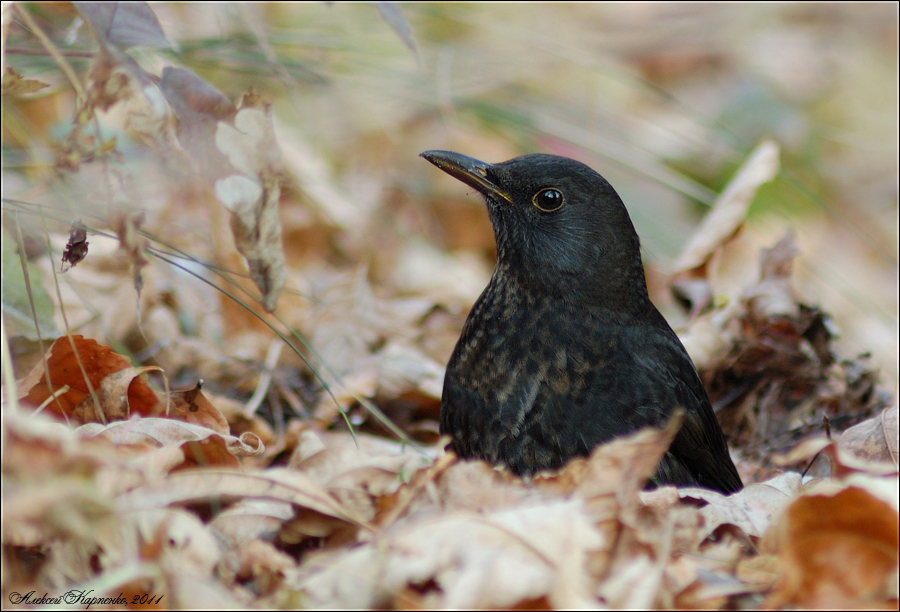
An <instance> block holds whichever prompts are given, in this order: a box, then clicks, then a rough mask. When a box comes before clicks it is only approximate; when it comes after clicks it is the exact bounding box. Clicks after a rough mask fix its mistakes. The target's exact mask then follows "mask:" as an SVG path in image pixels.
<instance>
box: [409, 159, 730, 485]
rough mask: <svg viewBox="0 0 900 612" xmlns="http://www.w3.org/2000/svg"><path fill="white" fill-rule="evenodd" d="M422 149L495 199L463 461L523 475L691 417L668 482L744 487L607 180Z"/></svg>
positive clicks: (463, 367)
mask: <svg viewBox="0 0 900 612" xmlns="http://www.w3.org/2000/svg"><path fill="white" fill-rule="evenodd" d="M421 156H422V157H424V158H425V159H427V160H428V161H429V162H431V163H432V164H434V165H435V166H437V167H438V168H440V169H441V170H443V171H444V172H446V173H448V174H450V175H451V176H453V177H455V178H457V179H459V180H460V181H462V182H463V183H465V184H466V185H469V186H470V187H473V188H474V189H477V190H478V191H479V192H481V194H482V195H483V196H484V198H485V200H486V201H487V208H488V212H489V214H490V217H491V223H492V224H493V226H494V236H495V238H496V241H497V265H496V268H495V269H494V274H493V276H492V277H491V281H490V283H488V286H487V288H486V289H485V290H484V292H483V293H482V294H481V297H479V298H478V301H477V302H476V303H475V305H474V306H473V307H472V311H471V312H470V313H469V318H468V320H467V321H466V324H465V326H464V327H463V331H462V335H461V336H460V338H459V341H458V342H457V344H456V349H455V350H454V351H453V356H452V357H451V358H450V363H449V364H448V366H447V374H446V377H445V379H444V392H443V398H442V405H441V433H442V434H449V435H450V437H451V439H452V442H451V448H452V450H454V451H455V452H456V453H457V454H458V455H460V456H461V457H464V458H473V459H484V460H486V461H489V462H491V463H494V464H500V463H503V464H506V465H507V466H509V468H510V469H511V470H512V471H513V472H515V473H516V474H522V475H526V474H532V473H534V472H536V471H538V470H543V469H553V468H558V467H561V466H562V465H564V464H565V463H566V462H567V461H568V460H569V459H571V458H573V457H576V456H585V455H588V454H589V453H590V451H591V450H592V449H593V448H594V447H595V446H596V445H598V444H601V443H603V442H606V441H608V440H611V439H612V438H615V437H616V436H622V435H626V434H629V433H631V432H634V431H635V430H637V429H640V428H641V427H645V426H656V427H660V426H662V425H664V424H665V423H666V422H667V421H668V420H669V418H670V417H671V415H672V413H673V411H674V410H675V409H676V408H678V407H681V408H682V409H683V410H684V411H685V420H684V424H683V425H682V427H681V429H680V431H679V433H678V434H677V436H676V437H675V440H674V442H673V443H672V445H671V447H670V448H669V451H668V452H667V453H666V454H665V456H664V457H663V459H662V461H661V462H660V465H659V468H658V470H657V474H656V477H655V479H654V480H655V481H657V482H658V483H659V484H674V485H691V486H702V487H708V488H710V489H715V490H718V491H721V492H723V493H732V492H734V491H738V490H740V489H741V487H742V486H743V485H742V483H741V479H740V476H738V473H737V470H736V469H735V467H734V463H732V461H731V457H730V456H729V455H728V447H727V446H726V444H725V438H724V436H723V435H722V429H721V427H720V426H719V423H718V421H716V416H715V414H714V413H713V410H712V407H711V406H710V404H709V399H708V397H707V395H706V391H705V390H704V388H703V384H702V383H701V381H700V377H699V376H698V375H697V370H696V369H695V368H694V364H693V362H692V361H691V358H690V357H689V356H688V354H687V351H685V349H684V346H683V345H682V344H681V341H680V340H679V339H678V336H676V335H675V332H673V331H672V328H671V327H669V324H668V323H667V322H666V320H665V319H664V318H663V316H662V315H661V314H660V313H659V311H658V310H657V309H656V307H655V306H654V305H653V304H652V303H651V302H650V297H649V295H648V294H647V282H646V279H645V277H644V267H643V264H642V263H641V253H640V244H639V241H638V236H637V233H636V232H635V231H634V226H633V225H632V223H631V218H630V217H629V216H628V212H627V211H626V210H625V205H624V204H623V203H622V200H621V199H620V198H619V195H618V194H617V193H616V192H615V190H614V189H613V188H612V186H611V185H610V184H609V183H608V182H607V181H606V179H604V178H603V177H602V176H600V175H599V174H597V173H596V172H594V171H593V170H591V169H590V168H589V167H587V166H585V165H584V164H582V163H580V162H577V161H575V160H572V159H567V158H564V157H558V156H555V155H524V156H522V157H517V158H515V159H511V160H509V161H506V162H503V163H500V164H488V163H485V162H482V161H479V160H477V159H473V158H471V157H468V156H466V155H461V154H460V153H453V152H451V151H425V152H424V153H422V154H421Z"/></svg>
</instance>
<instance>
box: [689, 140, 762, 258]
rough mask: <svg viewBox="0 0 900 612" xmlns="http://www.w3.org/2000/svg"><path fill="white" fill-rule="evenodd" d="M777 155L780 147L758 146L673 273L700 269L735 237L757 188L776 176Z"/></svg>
mask: <svg viewBox="0 0 900 612" xmlns="http://www.w3.org/2000/svg"><path fill="white" fill-rule="evenodd" d="M778 155H779V147H778V145H777V144H776V143H775V142H773V141H771V140H764V141H763V142H761V143H760V144H759V145H757V147H756V149H754V151H753V153H751V154H750V156H749V157H748V158H747V161H745V162H744V165H743V166H741V169H740V170H738V172H737V174H735V176H734V178H732V179H731V182H730V183H728V186H727V187H725V190H724V191H722V193H721V194H720V195H719V197H718V198H717V199H716V202H715V204H713V207H712V209H711V210H710V211H709V213H707V215H706V217H705V218H704V219H703V223H701V224H700V227H699V228H698V229H697V231H696V232H695V233H694V235H693V236H692V237H691V240H690V241H689V242H688V244H687V245H686V246H685V247H684V250H683V251H682V253H681V256H680V257H679V258H678V260H677V261H676V262H675V265H674V272H683V271H687V270H693V269H694V268H698V267H700V266H702V265H703V264H704V263H705V262H706V261H708V260H709V258H710V256H712V254H713V253H714V252H715V251H716V249H718V248H719V247H720V246H721V245H722V244H723V243H724V242H725V241H727V240H728V239H729V238H730V237H731V236H733V235H734V233H735V232H736V231H737V230H738V229H739V228H740V227H741V225H742V224H743V223H744V218H745V217H746V215H747V209H748V208H749V207H750V203H751V202H752V201H753V198H754V197H755V196H756V192H757V191H758V190H759V187H760V186H761V185H763V184H764V183H767V182H769V181H771V180H772V179H773V178H774V177H775V175H776V174H777V173H778V168H779V162H778Z"/></svg>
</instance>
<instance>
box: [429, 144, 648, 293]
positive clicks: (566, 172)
mask: <svg viewBox="0 0 900 612" xmlns="http://www.w3.org/2000/svg"><path fill="white" fill-rule="evenodd" d="M421 156H422V157H424V158H425V159H427V160H428V161H429V162H431V163H432V164H434V165H435V166H437V167H438V168H440V169H441V170H443V171H444V172H446V173H448V174H450V175H451V176H453V177H455V178H457V179H459V180H460V181H462V182H463V183H465V184H466V185H469V186H470V187H473V188H475V189H477V190H478V191H479V192H481V194H482V195H483V196H484V198H485V200H486V201H487V206H488V211H489V213H490V217H491V223H492V224H493V226H494V235H495V237H496V240H497V254H498V265H499V266H503V267H504V268H505V269H506V270H508V273H511V274H520V275H522V276H523V280H525V281H526V282H529V283H531V284H536V285H539V286H543V287H545V288H546V289H550V290H562V291H563V292H565V293H566V294H569V295H577V294H579V293H586V294H589V295H588V297H590V298H591V299H594V300H596V299H597V298H598V296H597V295H596V294H597V293H599V294H601V296H605V297H606V298H613V297H616V296H618V298H620V299H629V300H634V299H636V298H643V299H640V300H639V301H641V302H643V301H644V300H646V296H647V287H646V281H645V279H644V270H643V266H642V264H641V255H640V243H639V240H638V236H637V233H636V232H635V231H634V226H633V225H632V223H631V218H630V217H629V216H628V211H626V210H625V205H624V204H623V203H622V200H621V198H619V195H618V194H617V193H616V191H615V190H614V189H613V188H612V186H611V185H610V184H609V183H608V182H607V181H606V179H604V178H603V177H602V176H600V175H599V174H597V173H596V172H594V171H593V170H592V169H591V168H589V167H588V166H586V165H584V164H582V163H581V162H578V161H575V160H573V159H568V158H565V157H559V156H556V155H543V154H535V155H523V156H522V157H516V158H514V159H511V160H509V161H505V162H502V163H499V164H489V163H486V162H482V161H479V160H477V159H474V158H472V157H468V156H466V155H462V154H460V153H454V152H452V151H425V152H424V153H421ZM617 301H618V300H617Z"/></svg>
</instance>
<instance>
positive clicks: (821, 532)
mask: <svg viewBox="0 0 900 612" xmlns="http://www.w3.org/2000/svg"><path fill="white" fill-rule="evenodd" d="M895 495H896V493H895ZM898 525H900V517H898V514H897V509H896V508H892V507H891V506H890V505H888V504H887V503H885V502H884V501H882V500H881V499H879V498H877V497H874V496H873V495H871V494H870V493H868V492H867V491H866V490H864V489H861V488H858V487H854V486H850V487H846V488H843V489H841V490H839V491H837V492H833V491H827V492H825V491H823V492H821V493H816V492H813V491H811V492H809V493H806V494H804V495H802V496H800V497H799V498H797V499H796V500H794V501H793V502H792V503H791V504H790V505H789V506H788V508H787V509H786V510H785V512H784V513H783V514H782V515H781V517H780V519H779V520H778V522H777V524H775V525H773V527H772V529H770V530H769V531H768V532H767V533H766V536H765V539H764V542H763V546H764V549H766V550H769V551H774V552H775V553H776V554H777V555H778V559H779V564H780V570H781V580H780V581H779V582H778V584H777V585H776V587H775V590H774V591H773V592H772V593H771V594H770V595H769V598H768V599H767V601H766V604H765V605H766V607H771V608H778V607H782V606H791V607H803V608H831V609H835V608H870V609H871V608H881V607H884V606H888V607H889V606H890V600H891V598H896V596H897V594H896V593H897V589H896V585H895V581H896V577H897V565H898V559H900V555H898V538H900V533H898V529H900V528H898Z"/></svg>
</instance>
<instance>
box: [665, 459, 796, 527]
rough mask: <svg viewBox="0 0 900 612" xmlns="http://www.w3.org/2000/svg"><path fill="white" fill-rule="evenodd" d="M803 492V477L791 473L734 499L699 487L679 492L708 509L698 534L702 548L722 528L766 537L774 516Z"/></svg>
mask: <svg viewBox="0 0 900 612" xmlns="http://www.w3.org/2000/svg"><path fill="white" fill-rule="evenodd" d="M799 491H800V475H799V474H796V473H794V472H788V473H785V474H781V475H779V476H776V477H775V478H773V479H771V480H769V481H767V482H762V483H754V484H751V485H748V486H746V487H744V488H743V489H742V490H741V491H738V492H737V493H734V494H732V495H728V496H725V495H722V494H721V493H719V492H717V491H711V490H709V489H701V488H697V487H684V488H679V489H678V495H679V496H681V497H682V498H693V499H701V500H703V501H705V502H707V505H706V506H705V507H704V508H702V509H701V510H700V513H701V514H702V515H703V517H704V521H705V522H704V527H703V529H702V530H701V531H700V532H699V534H698V537H699V539H698V542H697V543H698V544H699V543H700V542H701V541H703V540H705V539H706V538H707V537H708V536H709V535H710V534H711V533H712V532H713V531H715V530H716V529H717V528H718V527H719V526H720V525H726V524H727V525H735V526H736V527H738V528H740V529H741V530H742V531H743V532H744V533H746V534H747V535H750V536H754V537H762V536H763V534H764V533H765V531H766V529H768V528H769V524H770V523H771V521H772V517H773V516H777V514H778V513H779V512H780V511H781V509H782V508H784V507H785V506H786V505H787V504H788V503H789V502H790V501H791V500H792V499H793V498H794V497H795V496H796V495H797V493H798V492H799Z"/></svg>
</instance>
